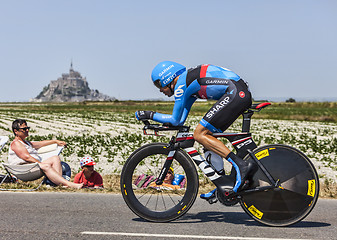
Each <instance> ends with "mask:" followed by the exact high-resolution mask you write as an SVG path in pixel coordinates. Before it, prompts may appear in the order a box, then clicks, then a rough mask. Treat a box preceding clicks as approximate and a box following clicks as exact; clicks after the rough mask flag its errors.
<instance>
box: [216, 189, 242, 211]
mask: <svg viewBox="0 0 337 240" xmlns="http://www.w3.org/2000/svg"><path fill="white" fill-rule="evenodd" d="M215 195H216V197H217V199H218V200H219V202H220V203H222V204H223V205H225V206H227V207H230V206H234V205H235V204H237V203H238V202H240V199H239V197H238V196H235V197H231V198H228V197H225V196H224V195H223V194H222V193H221V192H220V191H218V190H216V191H215Z"/></svg>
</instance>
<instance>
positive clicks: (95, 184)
mask: <svg viewBox="0 0 337 240" xmlns="http://www.w3.org/2000/svg"><path fill="white" fill-rule="evenodd" d="M80 165H81V168H82V169H83V170H82V171H81V172H79V173H77V174H76V176H75V178H74V183H83V187H86V188H103V178H102V176H101V175H100V174H99V173H98V172H96V171H95V170H94V165H96V163H95V161H94V159H93V158H92V157H84V158H82V159H81V160H80Z"/></svg>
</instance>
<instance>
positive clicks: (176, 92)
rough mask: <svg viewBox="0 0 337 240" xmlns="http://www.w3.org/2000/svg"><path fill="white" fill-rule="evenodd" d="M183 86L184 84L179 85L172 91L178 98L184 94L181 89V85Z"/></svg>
mask: <svg viewBox="0 0 337 240" xmlns="http://www.w3.org/2000/svg"><path fill="white" fill-rule="evenodd" d="M184 86H185V84H184V85H180V86H179V87H177V89H176V90H175V91H174V96H175V97H177V98H179V97H181V96H182V95H183V94H184V90H183V89H182V88H183V87H184Z"/></svg>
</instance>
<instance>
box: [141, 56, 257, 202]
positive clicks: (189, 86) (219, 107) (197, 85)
mask: <svg viewBox="0 0 337 240" xmlns="http://www.w3.org/2000/svg"><path fill="white" fill-rule="evenodd" d="M151 77H152V81H153V83H154V85H155V86H156V87H157V88H159V90H160V92H162V93H163V94H165V95H167V96H169V97H171V96H173V95H174V98H175V104H174V107H173V112H172V114H171V115H170V114H162V113H158V112H153V111H137V112H136V113H135V115H136V118H137V119H138V120H148V119H152V120H154V121H156V122H160V123H163V124H167V125H173V126H178V125H183V124H184V122H185V120H186V118H187V116H188V114H189V111H190V109H191V107H192V105H193V103H194V102H195V100H196V99H198V98H199V99H214V100H217V102H216V103H215V104H214V105H213V106H212V107H211V108H210V109H209V110H208V112H207V113H206V114H205V115H204V117H203V118H202V119H201V121H200V122H199V124H198V125H197V127H196V129H195V131H194V139H195V140H196V141H197V142H199V143H200V144H202V145H203V146H204V147H205V148H206V149H208V150H211V151H213V152H215V153H216V154H218V155H220V156H221V157H222V158H226V159H227V160H228V161H229V162H230V163H231V164H232V165H233V166H234V169H235V171H236V182H235V185H234V187H233V189H231V190H230V191H234V192H237V191H238V190H240V189H241V188H242V187H243V185H244V183H245V181H246V179H247V178H248V176H249V175H251V174H253V173H254V171H256V167H255V165H254V163H253V162H248V163H247V162H245V161H244V160H242V159H241V158H239V157H237V156H236V155H235V154H234V153H233V152H231V151H230V150H229V149H228V148H227V147H226V146H225V144H223V143H222V142H221V141H220V140H218V139H217V138H215V137H214V136H213V133H216V132H223V131H225V130H226V129H227V128H228V127H229V126H230V125H231V124H232V123H233V122H234V121H235V120H236V119H237V118H238V117H239V116H240V115H241V114H242V113H243V112H244V111H245V110H246V109H247V108H249V107H250V106H251V104H252V98H251V93H250V91H249V88H248V85H247V83H246V82H244V81H243V80H242V79H241V78H240V77H239V76H238V75H237V74H235V73H234V72H232V71H231V70H229V69H226V68H223V67H219V66H215V65H210V64H204V65H199V66H197V67H194V68H190V69H188V70H186V67H185V66H183V65H181V64H179V63H176V62H172V61H164V62H160V63H159V64H157V65H156V66H155V68H154V69H153V71H152V74H151ZM215 190H216V189H214V190H213V191H211V192H209V193H207V194H202V195H201V196H200V197H201V198H204V199H206V200H208V199H210V198H215Z"/></svg>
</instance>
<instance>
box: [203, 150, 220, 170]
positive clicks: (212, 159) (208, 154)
mask: <svg viewBox="0 0 337 240" xmlns="http://www.w3.org/2000/svg"><path fill="white" fill-rule="evenodd" d="M204 153H205V158H206V161H207V162H208V163H209V164H211V165H212V166H213V168H214V169H215V170H216V171H217V172H219V173H220V172H223V171H224V163H223V159H222V157H221V156H219V155H218V154H216V153H215V152H213V151H210V150H207V149H204Z"/></svg>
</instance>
